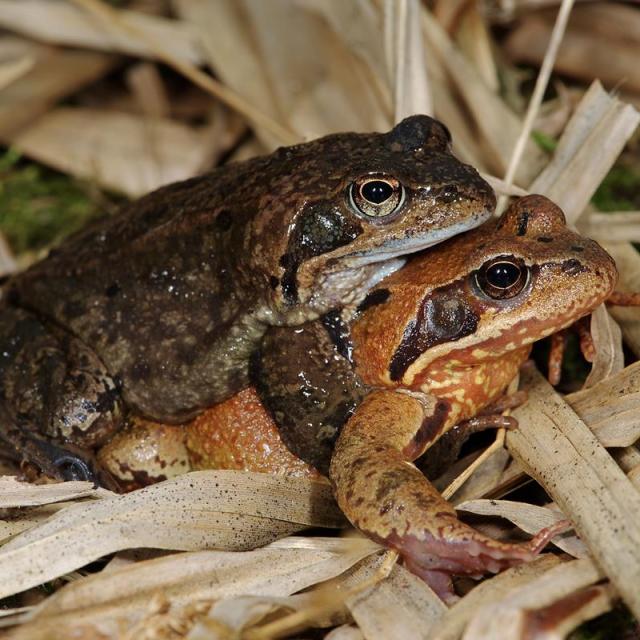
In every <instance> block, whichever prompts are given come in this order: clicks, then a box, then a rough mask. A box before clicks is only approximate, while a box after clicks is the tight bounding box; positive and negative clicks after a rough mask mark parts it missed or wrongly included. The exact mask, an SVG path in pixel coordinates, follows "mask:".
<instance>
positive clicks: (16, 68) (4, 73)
mask: <svg viewBox="0 0 640 640" xmlns="http://www.w3.org/2000/svg"><path fill="white" fill-rule="evenodd" d="M35 63H36V61H35V60H34V58H32V57H29V56H25V57H23V58H19V59H18V60H12V61H11V62H4V63H2V64H0V91H2V90H3V89H4V88H5V87H8V86H9V85H10V84H11V83H12V82H15V81H16V80H17V79H18V78H21V77H22V76H23V75H25V74H26V73H28V72H29V71H31V69H32V68H33V65H34V64H35Z"/></svg>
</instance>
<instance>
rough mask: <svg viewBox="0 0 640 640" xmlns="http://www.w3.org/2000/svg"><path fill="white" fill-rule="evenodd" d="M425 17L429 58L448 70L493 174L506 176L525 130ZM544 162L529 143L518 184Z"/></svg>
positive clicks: (434, 25) (429, 18)
mask: <svg viewBox="0 0 640 640" xmlns="http://www.w3.org/2000/svg"><path fill="white" fill-rule="evenodd" d="M422 18H423V20H422V28H423V34H424V43H425V48H426V49H427V53H428V55H430V56H432V57H434V59H435V60H437V61H438V62H439V63H440V64H441V65H442V67H443V68H444V69H445V70H446V72H447V77H448V78H449V80H450V82H451V83H452V84H453V85H454V87H455V90H456V91H457V92H458V93H459V95H460V97H461V98H462V100H463V102H464V104H465V106H466V107H467V109H468V110H469V112H470V113H471V115H472V116H473V121H474V124H475V127H476V132H477V135H479V136H480V137H481V147H482V149H483V152H484V157H485V160H486V162H487V164H488V166H489V169H490V170H491V171H492V172H493V173H497V174H498V175H503V174H504V172H505V171H506V168H507V165H508V161H509V157H510V155H511V151H512V149H513V145H514V143H515V140H516V139H517V137H518V135H519V133H520V130H521V127H522V123H521V122H520V119H519V118H518V117H517V116H516V115H515V114H514V113H513V112H512V111H511V110H510V109H509V108H508V107H507V106H506V105H505V103H504V102H503V101H502V100H501V99H500V98H499V97H498V96H497V95H496V94H494V93H493V92H492V91H491V89H489V87H487V86H486V85H485V84H484V83H483V82H482V80H481V79H480V78H479V77H478V75H477V73H476V72H475V70H474V69H473V67H472V65H471V64H470V63H469V62H468V61H467V60H466V59H465V57H464V56H463V55H462V53H461V52H460V51H459V50H458V49H457V47H456V46H455V45H454V44H453V43H452V42H451V40H450V39H449V37H448V36H447V34H446V33H445V31H444V30H443V29H442V27H441V26H440V25H439V24H438V23H437V21H436V20H435V19H434V18H433V16H432V15H431V14H430V13H429V12H428V11H427V10H426V9H425V10H424V11H423V14H422ZM436 112H437V103H436ZM445 120H446V118H445ZM543 162H544V154H543V153H542V151H540V149H539V148H538V147H537V146H536V145H535V144H534V143H533V142H531V141H528V142H527V145H526V154H525V160H524V162H522V163H521V164H520V166H519V169H518V174H517V176H516V181H517V182H518V183H519V184H528V183H529V182H530V181H531V179H532V178H533V177H534V176H535V175H537V173H538V172H539V171H540V169H541V168H542V165H543Z"/></svg>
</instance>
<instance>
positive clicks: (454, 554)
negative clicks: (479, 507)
mask: <svg viewBox="0 0 640 640" xmlns="http://www.w3.org/2000/svg"><path fill="white" fill-rule="evenodd" d="M569 526H570V525H569V523H568V521H566V520H562V521H561V522H558V523H556V524H554V525H552V526H550V527H546V528H544V529H542V530H541V531H539V532H538V533H537V534H536V535H535V536H534V537H533V538H532V539H531V540H529V541H528V542H513V543H510V542H500V541H498V540H494V539H492V538H489V537H487V536H485V535H483V534H481V533H480V532H479V531H477V530H475V529H472V528H471V527H468V526H467V525H465V524H464V523H462V522H460V521H455V522H453V521H452V522H451V523H450V525H449V526H446V525H445V526H443V527H438V528H436V529H435V531H437V532H438V533H437V534H435V533H434V534H432V533H429V532H427V531H423V532H422V534H421V535H417V536H413V535H407V536H404V538H403V539H396V540H393V541H390V542H391V543H392V545H393V546H395V547H396V548H397V549H398V550H399V552H400V554H401V555H402V557H403V558H404V561H405V564H406V566H407V568H408V569H409V570H410V571H411V572H412V573H414V574H416V575H418V576H419V577H421V578H422V579H423V580H425V582H427V583H428V584H429V586H431V588H432V589H433V590H434V591H435V592H436V593H437V594H438V595H439V596H440V597H442V598H443V600H445V601H446V602H448V601H449V600H450V597H451V595H452V594H453V592H452V591H451V590H450V576H452V575H468V576H471V577H480V576H482V575H483V574H486V573H498V572H499V571H503V570H504V569H508V568H509V567H513V566H515V565H518V564H522V563H524V562H530V561H531V560H533V559H534V558H535V557H536V556H537V555H538V554H539V553H540V552H541V551H542V550H543V549H544V547H545V546H546V545H547V544H548V543H549V542H550V540H551V539H552V538H553V537H555V536H556V535H558V534H559V533H561V532H563V531H565V530H566V529H567V528H568V527H569ZM447 578H449V582H447Z"/></svg>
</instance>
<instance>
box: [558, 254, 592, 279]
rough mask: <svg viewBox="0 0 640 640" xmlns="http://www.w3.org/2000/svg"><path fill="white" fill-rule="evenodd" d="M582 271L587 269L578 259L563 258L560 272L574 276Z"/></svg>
mask: <svg viewBox="0 0 640 640" xmlns="http://www.w3.org/2000/svg"><path fill="white" fill-rule="evenodd" d="M583 271H587V268H586V267H585V266H583V265H582V263H581V262H580V260H576V259H575V258H571V259H569V260H565V261H564V262H563V263H562V272H563V273H567V274H569V275H570V276H575V275H576V274H578V273H581V272H583Z"/></svg>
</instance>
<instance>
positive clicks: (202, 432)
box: [186, 387, 320, 478]
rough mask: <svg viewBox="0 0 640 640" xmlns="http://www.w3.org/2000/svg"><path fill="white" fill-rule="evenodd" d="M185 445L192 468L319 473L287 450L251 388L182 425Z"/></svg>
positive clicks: (281, 473)
mask: <svg viewBox="0 0 640 640" xmlns="http://www.w3.org/2000/svg"><path fill="white" fill-rule="evenodd" d="M186 446H187V449H188V451H189V455H190V458H191V462H192V467H193V468H194V469H239V470H244V471H256V472H261V473H275V474H277V475H287V476H300V477H303V476H304V477H312V478H313V477H319V476H320V474H319V473H318V472H317V471H316V470H315V469H314V468H313V467H311V466H310V465H308V464H307V463H306V462H303V461H302V460H300V458H297V457H296V456H294V455H293V454H292V453H291V452H290V451H289V449H287V447H286V446H285V445H284V443H283V442H282V440H281V439H280V434H279V433H278V428H277V427H276V425H275V423H274V421H273V418H271V416H270V415H269V414H268V413H267V412H266V411H265V408H264V407H263V406H262V403H261V402H260V400H259V398H258V396H257V395H256V392H255V390H254V389H253V388H252V387H250V388H248V389H244V390H243V391H241V392H240V393H238V394H236V395H235V396H233V397H232V398H230V399H229V400H227V401H225V402H222V403H221V404H218V405H215V406H214V407H211V408H210V409H208V410H207V411H205V412H204V413H202V414H201V415H199V416H198V417H197V418H195V419H194V420H193V421H192V422H190V423H189V424H188V425H186Z"/></svg>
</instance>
